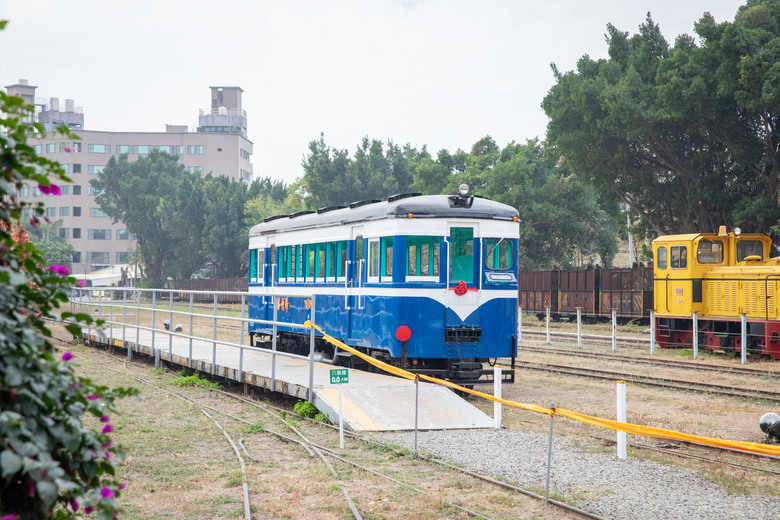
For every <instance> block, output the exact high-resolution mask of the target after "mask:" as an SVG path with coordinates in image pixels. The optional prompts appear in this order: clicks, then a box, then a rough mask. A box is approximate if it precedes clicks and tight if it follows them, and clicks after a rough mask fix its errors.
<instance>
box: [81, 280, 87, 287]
mask: <svg viewBox="0 0 780 520" xmlns="http://www.w3.org/2000/svg"><path fill="white" fill-rule="evenodd" d="M85 285H87V282H85V281H84V280H79V287H84V286H85Z"/></svg>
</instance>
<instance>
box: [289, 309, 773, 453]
mask: <svg viewBox="0 0 780 520" xmlns="http://www.w3.org/2000/svg"><path fill="white" fill-rule="evenodd" d="M304 325H305V326H306V328H311V327H314V328H315V329H317V330H318V331H320V333H321V334H322V337H323V339H324V340H325V341H327V342H328V343H330V344H332V345H334V346H336V347H338V348H340V349H342V350H344V351H346V352H349V353H350V354H353V355H356V356H358V357H359V358H361V359H363V360H364V361H367V362H368V363H371V364H372V365H374V366H376V367H378V368H381V369H382V370H384V371H386V372H389V373H391V374H395V375H397V376H399V377H403V378H405V379H410V380H415V379H422V380H425V381H430V382H431V383H436V384H439V385H442V386H446V387H449V388H452V389H453V390H457V391H459V392H465V393H469V394H472V395H476V396H478V397H482V398H483V399H487V400H489V401H493V402H497V403H501V404H504V405H507V406H511V407H514V408H521V409H523V410H529V411H532V412H538V413H543V414H546V415H550V416H552V415H554V414H558V415H562V416H563V417H568V418H569V419H574V420H575V421H580V422H583V423H586V424H591V425H593V426H600V427H602V428H608V429H610V430H616V431H621V432H626V433H632V434H634V435H641V436H644V437H656V438H660V439H672V440H679V441H685V442H694V443H697V444H706V445H710V446H717V447H720V448H728V449H732V450H738V451H747V452H752V453H761V454H764V455H772V456H775V457H780V446H770V445H767V444H758V443H755V442H746V441H731V440H726V439H716V438H713V437H700V436H698V435H688V434H686V433H682V432H677V431H674V430H665V429H663V428H654V427H652V426H641V425H639V424H632V423H624V422H618V421H612V420H609V419H602V418H600V417H593V416H591V415H585V414H581V413H578V412H573V411H571V410H565V409H563V408H544V407H542V406H538V405H535V404H522V403H516V402H515V401H508V400H506V399H500V398H497V397H494V396H492V395H490V394H485V393H483V392H478V391H476V390H472V389H470V388H466V387H463V386H460V385H458V384H455V383H452V382H450V381H445V380H443V379H438V378H435V377H431V376H426V375H424V374H413V373H411V372H409V371H407V370H404V369H402V368H398V367H394V366H392V365H389V364H387V363H385V362H383V361H379V360H378V359H375V358H372V357H371V356H368V355H366V354H364V353H362V352H360V351H358V350H355V349H354V348H352V347H350V346H348V345H345V344H344V343H342V342H341V341H339V340H337V339H336V338H334V337H332V336H329V335H327V334H325V332H324V331H323V330H322V329H321V328H320V327H318V326H317V325H315V324H314V323H312V322H311V321H309V320H306V323H305V324H304Z"/></svg>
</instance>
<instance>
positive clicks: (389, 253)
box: [381, 237, 393, 282]
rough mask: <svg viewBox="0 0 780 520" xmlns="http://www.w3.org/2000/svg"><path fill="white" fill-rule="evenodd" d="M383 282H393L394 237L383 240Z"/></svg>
mask: <svg viewBox="0 0 780 520" xmlns="http://www.w3.org/2000/svg"><path fill="white" fill-rule="evenodd" d="M381 281H382V282H392V281H393V237H384V238H383V239H382V279H381Z"/></svg>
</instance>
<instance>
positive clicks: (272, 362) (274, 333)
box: [271, 298, 279, 392]
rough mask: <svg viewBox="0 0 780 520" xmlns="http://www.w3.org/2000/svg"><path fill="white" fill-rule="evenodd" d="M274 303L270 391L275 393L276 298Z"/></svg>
mask: <svg viewBox="0 0 780 520" xmlns="http://www.w3.org/2000/svg"><path fill="white" fill-rule="evenodd" d="M272 301H273V302H274V324H273V337H272V338H271V391H272V392H276V336H277V334H278V331H279V329H278V326H277V324H276V323H277V319H278V311H277V307H278V305H279V304H278V302H277V301H276V298H274V299H273V300H272Z"/></svg>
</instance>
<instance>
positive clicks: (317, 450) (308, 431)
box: [56, 339, 601, 519]
mask: <svg viewBox="0 0 780 520" xmlns="http://www.w3.org/2000/svg"><path fill="white" fill-rule="evenodd" d="M56 341H58V342H60V343H61V344H62V345H63V346H69V343H67V342H66V341H64V340H59V339H56ZM112 359H114V360H116V365H117V366H115V367H109V366H108V365H105V364H101V363H98V362H96V361H93V360H91V361H90V362H92V363H95V364H98V365H101V366H104V367H106V368H107V369H108V370H112V371H121V370H122V368H121V367H122V366H124V367H125V368H124V370H128V371H129V370H130V369H129V368H128V367H134V366H135V367H142V368H143V369H144V370H147V369H148V365H146V364H139V363H137V362H127V361H123V359H120V358H116V357H112ZM134 377H135V379H136V380H137V381H138V382H139V383H142V384H144V385H148V386H150V387H154V388H155V389H156V390H158V391H160V392H164V393H166V394H169V395H172V396H174V397H176V398H178V399H182V400H185V401H188V402H190V403H191V404H192V405H193V406H197V407H199V408H201V410H203V411H204V413H206V411H208V413H209V414H212V415H213V414H221V415H223V416H225V417H228V418H229V419H231V420H233V421H236V422H238V423H241V424H243V425H244V426H251V425H253V424H254V423H252V422H251V421H247V420H246V419H244V418H241V417H238V416H237V415H236V414H231V413H229V412H226V411H225V410H224V409H222V407H220V406H215V405H214V404H213V403H204V402H201V401H199V400H197V399H193V398H192V397H191V396H188V395H186V394H184V393H182V392H176V391H173V390H172V389H171V388H170V387H160V386H158V385H155V384H154V383H153V382H151V381H149V380H148V379H146V378H144V377H137V376H136V375H135V374H134ZM211 392H213V393H217V394H219V395H222V396H224V397H226V398H229V399H232V400H234V401H237V402H239V403H242V404H244V405H247V406H252V407H254V408H256V409H259V410H260V411H262V412H263V413H264V414H265V415H266V416H267V417H268V418H269V419H270V420H273V421H274V422H275V423H276V424H277V425H279V426H280V428H281V429H282V430H283V431H277V430H275V429H273V428H268V427H263V431H264V432H265V433H268V434H270V435H274V436H276V437H278V438H279V439H282V440H283V441H284V442H289V443H295V444H297V445H299V446H301V447H303V449H305V450H306V451H307V452H310V453H311V456H315V457H319V458H320V459H321V460H322V461H323V463H324V464H325V465H326V466H327V467H328V468H329V471H330V472H331V473H332V474H333V476H334V481H335V483H336V484H334V485H337V486H339V488H340V489H342V490H343V491H344V493H345V496H346V498H347V501H348V503H350V510H351V511H352V514H353V516H354V517H355V518H358V519H360V518H362V516H361V512H360V511H359V510H358V509H357V508H356V507H355V504H354V501H353V500H352V498H351V497H350V495H349V493H348V492H347V491H346V489H347V488H346V486H345V485H344V482H343V480H342V479H341V478H340V474H341V471H339V470H338V469H336V468H337V467H338V466H339V465H341V466H342V467H349V468H351V470H350V471H360V472H364V473H366V474H370V475H373V476H376V477H380V478H383V479H386V480H389V481H391V482H393V483H394V484H396V485H397V486H400V487H402V488H404V489H405V490H407V491H406V492H408V491H412V492H415V493H421V494H426V493H427V492H426V491H425V488H424V487H423V486H418V485H415V484H414V483H411V482H404V480H407V479H406V478H400V479H399V477H397V471H396V470H391V472H392V473H393V474H394V475H396V476H391V475H390V474H389V473H388V471H383V470H382V469H381V468H378V470H377V469H374V468H372V467H368V466H366V465H364V464H360V463H358V462H356V461H355V460H352V458H354V457H355V455H353V454H351V453H349V452H345V451H342V450H337V449H333V448H329V447H328V445H332V444H333V443H334V442H335V443H336V444H338V441H334V438H335V439H337V438H338V428H336V427H335V426H332V425H327V424H324V423H322V422H319V421H313V420H310V419H307V418H304V417H300V416H298V417H297V419H296V422H300V424H295V425H294V424H293V423H292V421H290V420H287V419H285V417H284V416H285V415H294V413H293V412H291V411H289V410H285V409H282V408H272V407H269V406H267V405H264V404H260V403H258V402H257V401H255V400H253V399H249V398H247V397H244V396H241V395H236V394H235V393H232V392H226V391H219V390H211ZM302 424H306V426H305V427H303V426H301V425H302ZM323 428H324V429H325V430H327V431H329V432H330V433H329V434H325V435H323V434H322V430H323ZM284 430H286V431H284ZM345 434H347V435H349V436H350V437H351V438H352V439H354V440H355V441H358V442H360V443H361V444H363V445H365V446H366V449H370V446H371V445H375V446H376V445H379V446H382V448H383V449H385V450H387V451H391V452H393V453H394V456H395V457H403V456H404V455H405V453H403V452H400V451H399V450H398V449H397V448H396V447H394V446H388V445H385V444H382V443H381V442H379V441H377V440H376V439H369V438H366V437H363V436H360V435H356V434H354V433H350V432H345ZM318 437H319V438H318ZM242 440H243V439H242ZM242 440H239V441H238V443H239V444H240V445H241V446H242V449H243V450H244V453H245V455H246V456H247V457H248V458H250V459H252V456H251V453H250V452H249V451H247V448H246V446H244V445H243V442H242ZM357 457H358V458H361V456H360V454H359V453H358V454H357ZM420 458H421V459H423V460H425V461H426V462H428V463H430V464H434V465H437V466H440V467H441V468H443V469H446V470H445V471H447V472H451V471H457V472H460V473H461V474H462V475H468V476H469V477H471V478H474V479H477V480H480V481H482V482H484V483H486V485H488V486H492V487H499V488H501V489H503V490H504V492H509V493H520V494H523V495H525V496H528V497H530V498H532V499H534V500H537V501H539V500H540V501H544V496H541V495H538V494H535V493H533V492H530V491H528V490H525V489H522V488H520V487H516V486H512V485H511V484H508V483H506V482H502V481H499V480H495V479H492V478H491V477H488V476H485V475H481V474H478V473H474V472H470V471H467V470H465V469H463V468H459V467H457V466H455V465H452V464H448V463H447V462H444V461H441V460H437V459H432V458H427V457H420ZM327 459H330V460H331V462H329V461H328V460H327ZM417 471H418V470H415V473H416V472H417ZM409 480H413V479H409ZM356 481H358V482H359V479H357V478H355V477H354V476H353V477H351V478H350V480H349V482H347V486H349V487H350V490H354V489H355V486H356ZM402 494H403V492H402ZM434 499H435V500H438V501H439V502H440V503H442V504H446V505H447V506H448V507H451V508H453V509H457V510H459V511H461V512H462V513H466V514H467V515H469V516H470V517H473V518H486V519H489V518H491V516H490V515H489V514H484V513H481V512H479V511H474V510H471V509H467V508H465V507H463V506H462V505H459V503H462V501H458V502H459V503H450V502H447V501H446V500H443V499H442V498H441V497H436V496H435V495H434ZM549 503H550V504H551V505H552V506H553V507H555V508H556V509H560V510H561V512H565V513H566V514H567V515H569V516H566V517H567V518H591V519H599V518H601V517H599V516H597V515H594V514H591V513H588V512H586V511H583V510H580V509H578V508H576V507H574V506H571V505H569V504H566V503H565V502H560V501H557V500H549ZM472 507H474V508H476V506H472ZM364 514H368V513H367V512H364Z"/></svg>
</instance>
